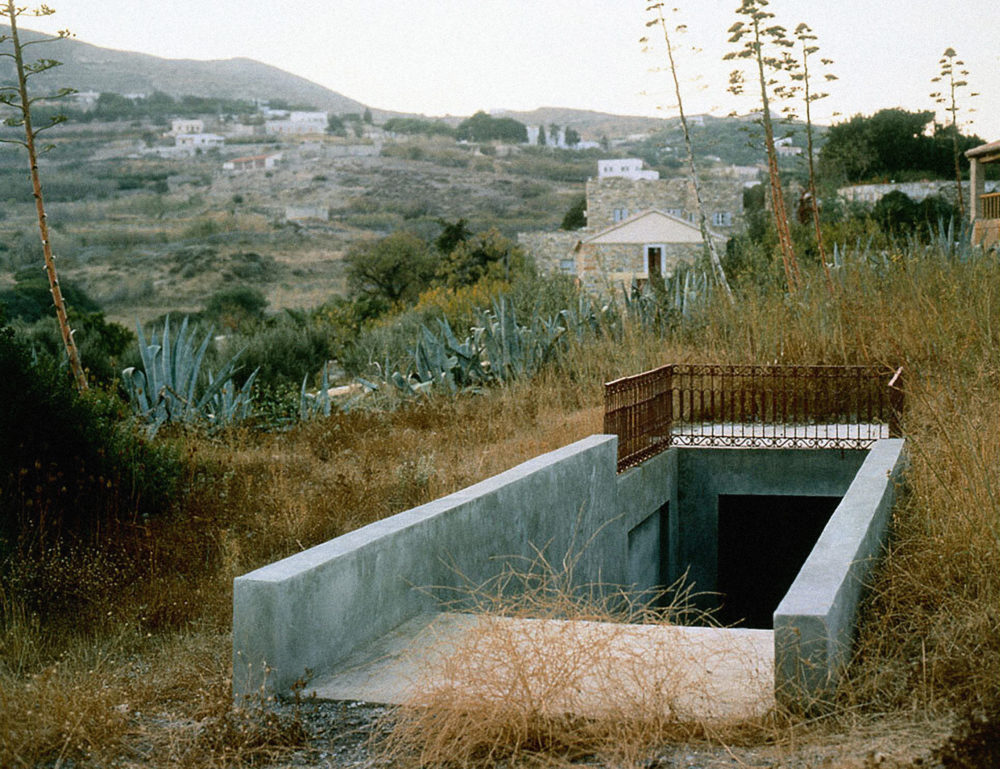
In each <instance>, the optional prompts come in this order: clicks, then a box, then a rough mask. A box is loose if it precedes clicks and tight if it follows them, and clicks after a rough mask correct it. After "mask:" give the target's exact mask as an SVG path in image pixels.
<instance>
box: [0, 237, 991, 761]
mask: <svg viewBox="0 0 1000 769" xmlns="http://www.w3.org/2000/svg"><path fill="white" fill-rule="evenodd" d="M842 279H843V287H842V290H841V293H840V295H839V297H838V299H837V300H836V301H832V302H831V301H830V300H828V299H827V298H826V297H825V295H823V293H822V291H820V292H818V293H817V294H816V295H815V296H803V297H800V298H799V299H798V300H796V301H787V300H785V299H784V298H782V297H780V296H772V295H750V296H746V297H744V298H743V299H741V301H740V303H739V304H738V305H737V306H736V307H735V308H730V307H728V306H727V305H725V304H719V305H718V306H716V307H713V308H712V310H711V312H710V313H708V314H707V315H706V316H705V317H704V318H703V319H702V320H701V321H700V322H699V321H697V320H696V321H695V322H692V323H690V324H688V325H687V326H685V327H684V328H679V329H677V330H676V331H674V332H672V333H671V334H669V335H667V337H666V338H658V337H656V336H654V335H651V334H647V333H644V332H642V331H641V330H638V329H630V330H629V331H628V332H627V334H626V336H625V338H624V339H623V340H601V341H597V342H594V343H592V344H588V345H586V346H580V347H578V348H576V349H574V350H573V351H572V352H571V354H570V355H569V356H567V358H566V360H565V362H564V363H563V364H562V366H561V368H560V369H553V370H550V371H547V372H545V373H544V374H543V375H541V376H540V377H537V378H536V379H535V380H534V381H532V382H530V383H518V384H514V385H511V386H508V387H504V388H500V389H497V390H494V391H492V392H489V393H487V394H485V395H482V396H467V397H460V398H457V399H454V400H452V399H447V398H440V399H438V398H434V399H431V400H428V401H426V402H423V403H419V404H414V405H412V406H408V407H406V408H402V409H399V410H397V411H395V412H392V413H364V412H360V413H352V414H349V415H338V416H335V417H333V418H331V419H329V420H324V421H321V422H316V423H313V424H310V425H306V426H304V427H302V428H300V429H297V430H295V431H292V432H290V433H286V434H280V435H253V434H234V435H231V436H228V437H227V438H225V439H222V440H213V441H208V440H205V439H198V438H190V437H178V438H177V440H180V441H182V442H183V443H184V444H185V445H186V446H187V447H188V449H189V451H190V456H189V461H188V465H189V467H190V473H191V475H190V478H189V479H188V482H187V484H186V491H185V493H184V498H183V499H182V503H181V507H182V512H181V513H180V514H178V515H177V516H176V517H175V518H173V519H169V520H159V521H153V522H150V523H149V524H146V525H144V526H142V527H138V528H137V529H136V530H135V531H134V532H133V533H132V534H131V535H130V538H129V540H128V541H127V542H123V543H115V545H114V547H110V548H109V549H108V551H107V552H106V553H105V554H104V555H102V556H100V557H95V558H93V559H92V560H91V561H90V562H86V563H85V562H84V561H80V560H76V561H74V564H75V565H74V566H73V568H71V569H66V570H62V571H61V570H60V569H58V568H55V567H53V568H50V569H49V571H48V572H46V573H47V574H49V575H50V577H51V578H53V579H57V580H59V579H61V580H63V581H64V582H66V583H67V585H68V587H69V588H71V589H68V590H65V591H63V594H65V595H73V594H74V591H75V594H76V595H78V598H79V603H78V607H82V608H77V609H71V608H69V607H67V610H66V611H65V612H64V613H63V616H61V617H60V618H57V619H55V620H46V621H42V619H41V618H39V617H37V616H33V615H32V614H31V613H30V612H29V611H27V610H26V609H25V606H26V605H27V604H26V603H25V601H24V600H23V596H18V595H12V594H10V593H6V594H3V595H0V644H2V646H0V765H2V766H14V767H22V766H24V767H26V766H34V765H38V764H40V763H45V762H54V761H56V760H57V759H59V758H62V759H70V758H71V759H73V760H74V761H75V762H76V765H77V766H106V765H108V764H109V763H110V762H111V761H113V760H116V759H117V758H118V757H122V756H124V757H125V759H124V760H126V761H133V762H135V763H136V764H140V765H150V766H227V765H237V764H239V763H240V762H246V761H249V760H251V759H253V760H257V761H260V760H261V757H262V756H264V755H265V754H266V753H267V752H268V751H281V750H287V745H288V743H289V742H295V741H296V736H297V735H296V732H295V728H294V726H293V725H290V724H284V723H282V724H279V725H278V727H279V728H276V729H274V728H272V727H273V726H274V725H273V724H271V725H269V724H268V723H267V721H266V718H265V720H264V721H263V722H261V720H260V718H259V717H258V716H255V715H253V712H254V711H253V710H252V709H251V710H250V711H245V710H244V711H233V710H232V709H231V706H230V703H229V701H228V688H227V687H228V678H229V675H230V673H229V670H228V659H229V651H228V644H229V639H228V628H229V623H230V612H231V603H230V602H231V585H232V577H233V576H235V575H237V574H239V573H242V572H244V571H246V570H248V569H251V568H254V567H256V566H259V565H261V564H263V563H266V562H269V561H271V560H273V559H275V558H278V557H282V556H285V555H288V554H290V553H293V552H296V551H298V550H300V549H302V548H305V547H309V546H311V545H313V544H316V543H318V542H320V541H322V540H324V539H327V538H329V537H332V536H336V535H338V534H341V533H344V532H345V531H348V530H350V529H353V528H356V527H357V526H360V525H363V524H365V523H368V522H370V521H372V520H375V519H378V518H381V517H384V516H386V515H389V514H392V513H394V512H397V511H399V510H402V509H405V508H408V507H411V506H413V505H416V504H420V503H422V502H426V501H428V500H431V499H434V498H436V497H438V496H440V495H442V494H446V493H449V492H451V491H455V490H457V489H459V488H462V487H464V486H466V485H468V484H470V483H472V482H474V481H477V480H480V479H482V478H485V477H488V476H490V475H492V474H494V473H496V472H499V471H501V470H504V469H506V468H509V467H511V466H513V465H514V464H516V463H518V462H520V461H523V460H526V459H528V458H530V457H532V456H535V455H537V454H538V453H540V452H543V451H547V450H550V449H554V448H557V447H559V446H562V445H565V444H566V443H569V442H571V441H573V440H575V439H578V438H581V437H584V436H586V435H588V434H591V433H594V432H597V431H599V430H600V418H601V413H600V405H601V383H602V382H603V381H605V380H607V379H611V378H613V377H616V376H620V375H623V374H628V373H635V372H637V371H640V370H642V369H644V368H648V367H650V366H652V365H655V364H659V363H663V362H665V361H668V360H673V361H679V362H685V361H695V360H697V361H708V362H713V361H718V362H764V361H784V362H802V363H824V362H827V363H839V362H846V363H856V362H873V363H885V364H893V365H899V364H902V365H905V366H906V371H907V382H906V388H907V395H908V412H907V417H906V424H905V429H906V431H907V435H908V440H909V446H910V448H911V457H912V462H913V468H912V471H911V473H910V483H909V485H910V492H909V494H908V496H907V498H906V499H905V501H904V503H903V504H901V505H900V506H899V508H898V509H897V511H896V514H895V518H894V528H893V543H892V550H891V557H890V558H888V559H887V560H886V561H885V563H884V565H883V567H882V568H881V570H880V571H879V573H878V575H877V576H876V578H875V581H874V583H873V585H872V590H871V595H870V598H869V602H868V608H867V611H866V613H865V618H864V624H863V627H862V629H861V637H860V641H859V644H858V653H857V655H856V659H855V661H854V664H853V665H852V667H851V669H850V670H849V675H848V677H847V680H846V682H845V684H844V686H843V688H842V691H841V692H840V693H839V694H838V696H837V699H836V701H835V702H834V703H833V705H834V711H833V712H832V714H830V715H828V716H827V717H826V718H824V719H823V721H822V722H819V723H811V722H810V723H803V722H801V721H790V720H784V717H776V719H777V720H776V721H775V724H774V725H773V726H774V729H773V731H771V732H769V734H768V739H769V740H772V741H774V740H777V741H779V743H780V744H782V745H785V746H787V749H788V750H790V751H791V750H798V749H799V748H800V747H801V746H802V745H803V744H809V741H810V740H812V741H813V742H814V743H818V742H822V741H824V740H831V739H835V738H831V737H830V735H831V734H834V735H836V734H841V735H843V734H851V733H858V731H859V730H860V731H861V732H865V733H870V732H872V731H873V730H874V731H878V729H879V728H885V729H889V728H893V729H895V728H896V727H895V726H885V727H880V726H879V725H880V724H903V726H900V727H899V728H900V729H904V730H905V729H906V728H910V727H909V726H906V724H914V723H926V722H927V721H928V720H931V721H935V722H939V720H940V719H942V718H945V717H947V716H948V714H950V713H952V712H956V711H957V712H961V711H962V710H963V709H968V708H972V709H981V710H984V711H990V709H991V706H993V705H995V703H996V702H997V700H1000V691H998V690H1000V687H998V686H997V683H996V682H997V681H1000V608H998V607H1000V568H998V565H1000V506H998V499H997V494H998V492H997V490H996V470H995V468H996V467H998V466H1000V441H998V438H997V436H998V434H1000V433H998V428H1000V425H998V417H997V415H998V414H1000V266H998V264H997V262H996V260H995V259H982V260H979V261H976V262H970V263H965V264H959V263H950V262H946V261H944V260H943V259H939V258H928V259H918V258H915V257H911V256H905V255H903V256H899V257H898V258H897V259H896V260H895V261H894V262H893V263H892V264H891V265H890V266H889V267H888V268H887V269H886V270H885V271H884V272H883V273H879V272H878V271H874V270H870V269H868V268H851V269H848V270H845V271H844V274H843V276H842ZM815 285H817V286H821V285H822V282H821V280H817V281H816V282H815ZM109 553H110V555H109ZM116 553H117V554H119V555H115V554H116ZM112 556H113V557H112ZM75 557H76V556H74V558H75ZM50 566H51V564H50ZM60 575H62V576H60ZM74 580H75V581H74ZM505 643H508V644H510V643H513V640H512V639H508V640H507V641H505ZM518 645H519V644H518ZM584 651H586V649H584ZM581 659H583V658H581ZM557 661H558V660H555V661H553V664H555V662H557ZM586 664H590V663H586ZM593 664H598V663H596V662H594V663H593ZM543 710H544V709H543ZM428 712H431V711H428ZM990 712H996V711H995V710H993V711H990ZM248 713H249V715H248ZM139 714H141V715H139ZM510 718H511V723H512V724H513V723H515V722H516V721H517V718H520V716H517V714H516V713H512V714H511V716H510ZM213 719H214V720H213ZM231 719H235V720H231ZM501 720H502V719H501ZM618 721H620V722H621V723H622V724H623V725H622V726H621V727H620V728H623V729H624V728H626V725H627V723H628V721H629V719H627V718H625V717H623V718H621V719H618ZM213 724H214V725H215V726H213ZM234 724H235V726H234ZM241 724H242V726H240V725H241ZM561 728H562V727H561ZM565 728H567V729H571V730H576V729H579V728H584V727H583V726H581V725H580V724H578V723H576V722H567V724H566V726H565ZM586 728H590V727H586ZM628 728H631V727H628ZM643 728H645V727H643ZM657 728H659V727H657ZM672 728H674V726H671V729H672ZM686 728H687V727H685V729H686ZM241 729H242V730H243V731H242V732H241ZM536 731H537V730H536ZM543 731H544V730H543ZM654 732H655V734H656V735H657V737H656V739H667V738H670V739H673V738H681V737H685V736H687V735H688V733H687V732H685V731H684V729H681V730H679V731H677V732H670V731H669V730H666V731H656V730H653V732H643V731H641V730H640V732H637V734H639V736H638V737H635V745H637V746H646V745H647V742H646V740H647V737H648V735H649V734H652V733H654ZM574 733H576V732H574ZM209 734H214V735H215V736H214V737H212V736H205V735H209ZM497 734H498V735H499V736H498V737H496V738H495V739H494V740H493V742H494V743H496V744H504V743H506V741H507V739H508V738H507V737H505V736H504V735H505V734H507V733H506V732H502V731H501V732H497ZM511 734H513V733H511ZM642 735H647V736H646V737H644V736H642ZM298 736H301V735H298ZM739 736H740V735H739V734H734V735H730V737H731V738H732V739H737V738H738V737H739ZM757 737H758V738H760V732H757ZM531 739H535V738H531ZM546 739H548V738H546ZM587 739H591V738H590V737H588V738H587ZM608 739H609V740H612V741H613V742H614V743H615V744H616V745H618V746H619V749H620V751H623V752H622V753H619V754H616V755H625V754H628V752H629V751H630V750H633V748H632V747H628V745H629V744H631V743H630V742H629V740H631V739H632V738H631V737H628V736H627V735H626V734H624V733H619V734H618V736H617V737H612V735H611V732H608ZM648 739H652V738H651V737H649V738H648ZM510 741H511V742H512V744H515V743H520V744H523V745H527V744H528V743H529V742H530V739H529V738H528V737H513V736H511V737H510ZM571 742H572V743H573V744H577V742H576V738H575V737H574V738H573V739H572V740H571ZM590 744H594V743H593V742H591V743H590ZM498 749H499V748H498ZM635 749H636V750H638V748H635ZM479 750H480V748H476V749H475V750H471V752H470V750H466V753H465V754H467V755H473V756H479V755H480V753H478V752H477V751H479ZM561 750H562V749H560V748H557V749H554V750H553V755H561V756H564V757H565V756H567V755H571V754H573V752H574V751H573V750H569V749H567V750H562V752H560V751H561ZM629 755H630V754H629ZM255 757H256V758H255ZM470 760H471V759H470Z"/></svg>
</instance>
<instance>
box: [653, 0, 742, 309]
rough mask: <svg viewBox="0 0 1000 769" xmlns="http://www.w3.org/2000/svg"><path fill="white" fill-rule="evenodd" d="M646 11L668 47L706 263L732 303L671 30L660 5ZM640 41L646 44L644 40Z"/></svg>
mask: <svg viewBox="0 0 1000 769" xmlns="http://www.w3.org/2000/svg"><path fill="white" fill-rule="evenodd" d="M646 10H647V11H655V12H656V16H655V17H654V18H653V19H651V20H650V21H648V22H646V26H647V27H651V26H654V25H659V26H660V29H661V30H662V32H663V40H664V42H665V43H666V46H667V61H668V62H669V63H670V74H671V76H672V77H673V81H674V95H675V96H676V98H677V109H678V112H679V113H680V119H681V129H682V130H683V133H684V146H685V148H686V150H687V161H688V172H689V174H690V180H691V185H692V186H693V187H694V198H695V206H696V208H697V209H698V227H699V229H700V230H701V237H702V240H703V241H704V242H705V249H706V251H707V253H708V259H709V263H710V264H711V265H712V274H713V275H715V280H716V282H717V283H718V284H719V286H721V287H722V290H723V291H725V294H726V297H727V298H728V299H729V301H730V302H733V301H734V300H733V291H732V289H731V288H730V287H729V280H728V279H727V278H726V271H725V270H724V269H723V267H722V259H721V258H720V257H719V252H718V251H717V250H716V248H715V241H714V239H713V238H712V233H711V232H710V231H709V229H708V218H707V217H706V216H705V206H704V205H703V203H702V197H701V183H700V182H699V180H698V171H697V168H696V167H695V162H694V150H693V148H692V145H691V132H690V131H689V130H688V122H687V116H686V115H685V114H684V100H683V99H682V98H681V85H680V79H679V77H678V75H677V62H676V60H675V59H674V48H673V44H672V43H671V39H670V30H669V28H668V27H667V19H666V17H665V16H664V15H663V3H653V4H652V5H650V6H649V7H648V8H647V9H646ZM682 30H683V27H678V28H677V31H682ZM640 42H646V38H643V39H642V40H641V41H640ZM657 275H658V273H657Z"/></svg>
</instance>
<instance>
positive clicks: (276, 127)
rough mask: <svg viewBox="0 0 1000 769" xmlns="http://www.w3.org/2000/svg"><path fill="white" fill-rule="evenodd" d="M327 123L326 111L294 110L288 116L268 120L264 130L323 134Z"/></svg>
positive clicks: (297, 133) (283, 132)
mask: <svg viewBox="0 0 1000 769" xmlns="http://www.w3.org/2000/svg"><path fill="white" fill-rule="evenodd" d="M327 124H328V118H327V114H326V113H325V112H296V111H292V112H289V113H288V117H286V118H281V119H279V120H268V121H266V122H265V123H264V131H265V133H268V134H278V135H302V134H321V133H325V132H326V128H327Z"/></svg>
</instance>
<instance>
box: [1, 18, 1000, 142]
mask: <svg viewBox="0 0 1000 769" xmlns="http://www.w3.org/2000/svg"><path fill="white" fill-rule="evenodd" d="M52 4H53V6H54V7H55V9H56V14H55V15H54V16H52V17H49V18H45V19H27V18H23V19H22V21H21V24H22V26H25V27H29V28H32V29H38V30H41V31H49V32H54V31H55V30H57V29H63V28H68V29H70V30H71V31H72V32H73V33H75V35H76V37H77V39H79V40H82V41H84V42H88V43H93V44H95V45H100V46H104V47H109V48H118V49H122V50H131V51H139V52H143V53H149V54H154V55H157V56H163V57H167V58H192V59H225V58H230V57H236V56H244V57H249V58H253V59H257V60H259V61H262V62H265V63H268V64H272V65H274V66H277V67H280V68H282V69H284V70H287V71H289V72H293V73H295V74H297V75H301V76H303V77H306V78H308V79H310V80H312V81H314V82H316V83H319V84H321V85H324V86H326V87H328V88H331V89H332V90H334V91H337V92H339V93H342V94H343V95H345V96H349V97H351V98H353V99H356V100H358V101H361V102H363V103H365V104H367V105H369V106H372V107H376V108H381V109H386V110H394V111H400V112H414V113H420V114H425V115H448V114H451V115H469V114H472V113H473V112H475V111H476V110H479V109H486V110H492V109H502V108H506V109H514V110H531V109H534V108H536V107H542V106H550V107H573V108H579V109H592V110H598V111H602V112H611V113H617V114H628V115H651V116H664V117H670V116H672V115H675V114H676V109H675V108H674V106H673V105H674V102H675V99H674V97H673V91H672V85H671V81H670V80H669V73H666V72H663V71H657V70H658V69H661V70H662V67H663V65H664V64H665V63H666V60H665V56H664V51H663V47H662V33H661V34H660V37H659V38H657V37H656V32H657V31H656V29H648V30H647V29H646V26H645V22H646V21H647V19H648V18H649V14H648V13H647V11H646V6H647V4H648V3H647V2H646V1H645V0H639V1H638V2H637V1H636V0H270V2H263V1H262V0H171V2H154V0H53V3H52ZM738 4H739V2H738V0H675V2H674V3H670V2H668V3H667V6H666V7H667V10H668V17H669V18H670V20H671V23H672V24H673V23H675V22H676V23H684V24H686V25H687V29H688V31H687V33H686V34H684V35H682V36H680V37H678V38H677V39H676V41H675V45H677V46H678V47H679V48H680V51H679V52H678V69H679V72H680V76H681V80H682V83H681V87H682V92H683V98H684V106H685V110H686V111H687V112H688V113H691V114H696V113H701V112H712V113H714V114H717V115H726V114H729V113H731V112H733V111H737V112H746V111H749V110H750V109H751V108H752V105H751V104H750V103H749V102H746V101H737V100H736V99H735V97H733V96H731V95H730V94H728V93H727V91H726V88H727V83H728V74H729V71H730V70H731V69H732V67H731V63H730V62H724V61H722V57H723V55H724V54H725V53H726V52H727V51H728V50H730V48H731V47H732V46H731V45H730V44H728V43H727V42H726V38H727V34H726V31H727V29H728V28H729V27H730V26H731V25H732V24H733V23H734V22H735V21H736V20H737V16H736V14H735V8H736V6H737V5H738ZM674 6H676V8H677V10H676V12H674V11H671V10H670V9H672V8H673V7H674ZM769 10H771V11H772V12H773V13H774V14H775V16H776V19H775V22H776V23H780V24H783V25H785V26H786V27H787V28H788V29H789V30H791V29H794V28H795V27H796V26H797V25H798V23H799V22H803V21H804V22H806V23H808V24H809V25H810V26H811V27H812V29H813V31H814V33H815V34H816V35H817V37H818V41H817V42H818V45H819V47H820V51H821V54H820V55H821V56H823V57H827V58H830V59H833V60H834V64H832V65H831V66H830V71H831V72H832V73H833V74H835V75H837V77H838V78H839V79H838V80H837V81H836V82H833V83H831V84H830V85H829V87H828V88H826V89H825V90H828V91H829V92H830V96H829V97H828V98H826V99H823V100H822V101H819V102H817V103H816V104H815V112H814V119H815V120H816V121H817V122H822V123H830V122H836V121H839V120H843V119H846V118H847V117H849V116H851V115H854V114H859V113H860V114H866V115H870V114H872V113H873V112H874V111H876V110H878V109H881V108H885V107H902V108H905V109H910V110H918V109H920V110H923V109H933V108H934V107H935V105H934V102H933V100H932V99H931V98H930V93H931V92H932V90H934V89H935V87H936V86H934V85H933V84H932V83H931V78H932V77H934V76H935V75H936V74H937V72H938V68H939V67H938V60H939V59H940V57H941V54H942V52H943V51H944V49H945V48H947V47H949V46H951V47H953V48H954V49H955V50H956V51H957V52H958V55H959V57H960V58H961V59H962V60H964V61H965V63H966V67H967V69H968V70H969V72H970V76H969V83H970V87H971V88H970V90H975V91H978V92H979V93H980V95H979V96H978V97H976V98H974V99H971V100H967V101H966V103H967V104H969V105H970V106H973V107H975V109H976V112H975V113H973V114H971V115H960V119H962V118H963V117H964V118H971V119H972V120H973V122H972V123H971V124H970V125H969V126H968V129H970V130H972V131H973V132H975V133H977V134H979V135H980V136H981V137H983V138H984V139H986V140H987V141H995V140H998V139H1000V40H998V38H997V30H998V29H1000V4H998V3H996V2H993V1H992V0H990V1H989V2H987V1H986V0H874V1H873V0H833V1H832V2H831V1H829V0H772V2H771V4H770V6H769ZM970 16H974V18H970ZM644 35H649V36H650V39H651V41H653V42H656V41H657V40H658V41H659V42H660V45H659V46H655V45H654V46H653V47H652V49H651V50H649V51H647V52H645V53H644V52H643V51H642V46H641V45H640V43H639V39H640V38H641V37H643V36H644ZM961 106H962V105H960V107H961ZM940 115H941V118H942V119H944V118H945V117H946V115H945V113H943V112H942V113H940Z"/></svg>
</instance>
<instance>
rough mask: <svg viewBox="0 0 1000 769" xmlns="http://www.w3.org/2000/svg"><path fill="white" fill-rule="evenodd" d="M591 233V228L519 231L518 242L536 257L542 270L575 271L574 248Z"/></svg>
mask: <svg viewBox="0 0 1000 769" xmlns="http://www.w3.org/2000/svg"><path fill="white" fill-rule="evenodd" d="M589 234H590V230H589V229H588V230H570V231H568V232H567V231H566V230H558V231H557V232H546V231H536V232H519V233H517V244H518V245H519V246H521V248H523V249H524V250H525V251H526V252H527V253H528V255H529V256H531V257H533V258H534V260H535V264H536V265H537V266H538V269H539V271H540V272H567V273H575V272H576V267H575V265H574V260H575V258H576V256H575V254H574V253H573V250H574V248H576V244H577V243H579V242H580V240H581V239H583V238H585V237H587V235H589Z"/></svg>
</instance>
